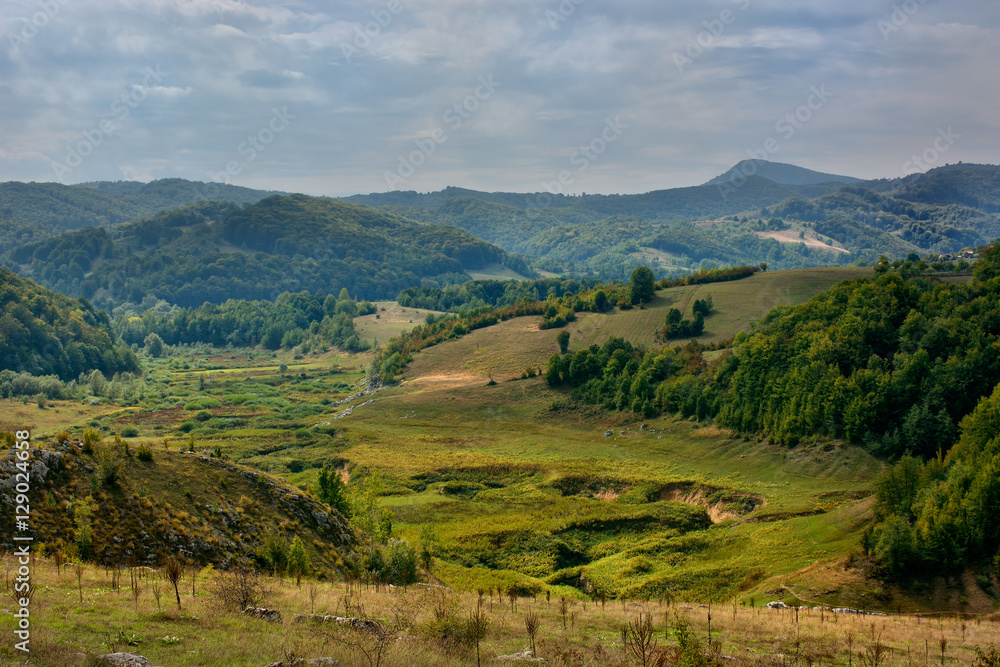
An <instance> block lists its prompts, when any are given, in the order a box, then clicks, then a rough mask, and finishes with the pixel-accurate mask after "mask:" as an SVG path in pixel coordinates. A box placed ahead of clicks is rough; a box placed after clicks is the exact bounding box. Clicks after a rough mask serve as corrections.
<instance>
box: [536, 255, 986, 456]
mask: <svg viewBox="0 0 1000 667" xmlns="http://www.w3.org/2000/svg"><path fill="white" fill-rule="evenodd" d="M998 259H1000V258H998V253H997V251H996V250H991V251H989V252H988V253H986V254H985V255H984V257H983V259H982V260H981V261H980V262H979V263H978V264H977V270H976V280H975V282H974V283H973V284H971V285H959V284H942V283H938V282H934V281H932V280H929V279H927V278H923V277H919V276H917V277H913V278H910V279H909V280H906V279H904V278H903V277H902V276H900V275H899V273H898V272H896V271H894V270H892V269H890V270H888V271H887V272H885V273H883V274H882V275H878V276H876V277H872V278H864V279H858V280H854V281H847V282H844V283H841V284H840V285H838V286H835V287H833V288H831V289H830V290H828V291H827V292H825V293H823V294H821V295H818V296H817V297H815V298H813V299H812V300H810V301H809V302H807V303H805V304H803V305H801V306H797V307H794V308H779V309H776V310H775V311H772V312H771V313H770V314H769V315H768V316H767V317H766V318H765V319H764V320H763V321H762V322H760V323H759V324H758V325H757V326H756V327H755V328H754V329H753V330H752V331H751V332H749V333H741V334H739V335H738V336H737V338H736V339H735V344H734V348H733V351H732V352H731V354H729V355H726V356H724V357H723V358H722V359H720V360H719V361H718V362H717V363H716V364H715V365H713V366H711V367H710V366H707V365H706V364H705V363H703V362H699V363H690V362H685V363H684V364H683V365H668V366H667V367H661V366H657V368H661V369H662V368H669V369H671V371H670V372H668V373H666V374H665V375H663V376H662V377H661V376H660V374H656V375H655V377H656V378H657V379H656V380H655V384H654V386H651V387H650V390H649V391H640V392H638V393H636V392H635V391H632V390H630V391H629V392H626V393H622V394H621V395H620V396H619V395H618V392H619V391H621V390H622V383H623V382H625V380H624V379H621V377H620V376H619V375H618V372H619V371H618V369H617V367H616V368H615V369H613V370H614V372H613V373H612V372H611V371H608V370H607V369H606V365H607V364H606V363H603V362H604V361H605V360H604V359H603V358H599V359H598V361H599V362H602V363H598V361H594V360H593V351H591V352H590V353H587V354H582V358H580V355H581V353H580V352H578V353H577V355H567V356H565V357H562V358H558V356H557V357H556V358H553V359H550V365H549V368H548V371H549V372H548V373H547V378H548V379H549V381H550V383H552V384H553V385H560V384H569V385H571V386H574V387H579V386H582V385H583V384H585V381H586V380H588V379H595V378H596V376H597V375H599V376H600V377H601V379H602V381H603V380H606V379H608V378H609V377H618V378H619V385H617V388H616V389H615V390H614V392H611V395H612V396H618V398H616V399H615V400H614V401H613V402H612V403H609V402H608V400H607V399H608V394H609V392H610V388H609V386H608V385H603V389H602V390H601V391H600V392H597V393H594V392H592V391H590V390H589V389H588V390H587V391H584V392H583V393H582V394H581V397H582V398H589V399H593V400H594V401H595V402H600V403H604V404H606V405H609V406H610V405H613V406H615V407H616V408H617V409H627V408H628V407H629V406H632V405H637V406H638V407H639V408H641V411H642V412H644V413H648V412H649V411H650V410H651V411H653V412H660V411H666V412H679V413H681V414H683V415H684V416H697V417H699V418H708V417H714V418H715V419H716V420H717V421H718V422H719V423H720V424H723V425H725V426H727V427H730V428H733V429H735V430H736V431H738V432H742V433H756V434H760V435H763V436H765V437H768V438H770V439H771V440H772V441H776V442H779V443H783V444H786V445H795V444H797V443H798V442H799V441H801V440H802V439H804V438H809V437H813V436H830V437H842V438H846V439H848V440H850V441H852V442H857V443H859V444H863V445H866V446H867V447H869V448H870V449H871V450H872V451H873V452H875V453H877V454H881V455H886V456H898V455H900V454H902V453H904V452H912V453H914V454H917V455H920V456H923V457H930V456H934V455H935V453H936V452H938V451H939V450H942V451H947V449H948V448H949V447H950V446H951V444H952V443H953V442H954V439H955V435H956V432H957V429H956V424H957V423H958V422H959V421H960V420H961V419H962V417H963V416H964V415H966V414H968V413H970V412H971V411H972V409H973V408H974V407H975V405H976V403H977V402H978V401H979V399H980V398H981V397H983V396H986V395H988V394H989V393H990V392H991V391H993V389H994V387H995V386H996V385H997V381H998V378H1000V357H998V356H997V355H996V354H994V352H993V351H994V350H995V348H996V346H997V345H998V344H1000V283H998V282H997V278H996V273H997V272H998V268H997V267H998V266H1000V261H998ZM707 305H708V304H702V305H700V306H699V314H701V313H704V312H705V309H706V306H707ZM678 315H679V313H673V319H674V320H675V321H678V320H679V317H678ZM676 323H677V322H675V324H676ZM697 349H698V348H697V346H695V347H691V346H689V347H688V348H686V350H687V351H688V352H689V353H690V354H692V355H693V356H695V357H698V356H699V355H698V354H696V351H697ZM582 352H585V351H582ZM661 354H665V352H662V351H653V352H647V353H646V355H645V356H643V357H641V358H639V357H636V364H637V365H635V366H634V367H629V366H627V365H626V366H625V367H624V370H623V371H621V372H623V373H624V374H625V376H627V377H628V378H629V381H639V384H638V385H636V388H639V387H642V386H645V385H643V382H650V381H651V380H650V378H651V377H654V376H646V377H645V378H644V379H642V378H640V377H639V375H640V374H639V373H638V369H639V368H640V367H641V366H642V365H643V364H645V363H646V362H649V363H653V362H652V361H651V360H653V359H656V358H658V357H659V355H661ZM609 355H610V353H609ZM619 356H620V355H619ZM609 373H610V375H609ZM629 386H630V387H631V385H629ZM637 396H638V397H639V398H641V400H640V401H638V403H636V397H637ZM623 397H628V400H625V399H624V398H623ZM647 400H648V401H649V407H648V409H647V408H646V407H645V405H646V401H647ZM622 406H625V408H623V407H622Z"/></svg>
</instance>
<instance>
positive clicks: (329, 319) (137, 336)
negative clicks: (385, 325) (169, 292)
mask: <svg viewBox="0 0 1000 667" xmlns="http://www.w3.org/2000/svg"><path fill="white" fill-rule="evenodd" d="M162 306H163V308H155V307H154V308H151V309H149V310H146V311H145V312H143V313H141V314H135V313H132V312H130V311H126V312H124V313H122V314H120V315H118V316H117V317H116V318H115V328H116V329H117V331H118V333H119V334H120V336H121V338H122V340H123V341H124V342H125V343H128V344H136V345H146V346H147V347H149V345H150V341H147V339H148V338H149V336H150V335H156V336H157V337H159V339H160V340H161V341H162V343H165V344H167V345H177V344H180V343H186V344H195V343H208V344H210V345H217V346H226V345H232V346H234V347H253V346H256V345H260V346H262V347H264V348H266V349H269V350H277V349H279V348H282V347H284V348H286V349H287V348H292V347H295V346H298V345H302V344H303V343H305V342H307V341H309V340H315V341H316V342H317V343H319V344H321V345H333V346H336V347H338V348H340V349H341V350H346V351H349V352H359V351H362V350H367V349H369V348H370V347H371V344H370V343H369V342H368V341H365V340H362V339H360V338H359V337H358V335H357V332H356V331H355V328H354V320H353V318H354V317H356V316H358V315H368V314H371V313H374V312H375V305H374V304H372V303H369V302H367V301H362V302H360V303H358V302H355V301H354V300H353V299H352V298H351V297H350V295H349V294H348V292H347V289H346V288H344V289H341V290H340V294H339V295H338V296H336V297H335V296H333V295H332V294H324V293H322V292H319V293H316V294H310V293H308V292H298V293H288V292H286V293H284V294H281V295H279V296H278V298H277V299H276V300H275V301H274V302H271V301H244V300H236V299H230V300H228V301H226V302H225V303H222V304H218V305H217V304H212V303H206V304H203V305H201V306H199V307H197V308H180V307H177V306H174V307H170V306H168V305H167V304H162ZM152 342H153V344H154V345H155V341H152Z"/></svg>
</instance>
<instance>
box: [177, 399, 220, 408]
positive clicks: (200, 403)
mask: <svg viewBox="0 0 1000 667" xmlns="http://www.w3.org/2000/svg"><path fill="white" fill-rule="evenodd" d="M219 405H221V404H220V403H219V401H217V400H215V399H214V398H209V397H207V396H202V397H201V398H196V399H195V400H193V401H191V402H190V403H187V404H186V405H185V406H184V409H185V410H191V411H194V410H209V409H211V408H217V407H219Z"/></svg>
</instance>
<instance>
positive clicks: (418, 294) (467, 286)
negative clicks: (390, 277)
mask: <svg viewBox="0 0 1000 667" xmlns="http://www.w3.org/2000/svg"><path fill="white" fill-rule="evenodd" d="M599 284H600V283H599V282H598V281H596V280H584V281H579V280H572V279H565V278H543V279H541V280H470V281H468V282H464V283H462V284H460V285H447V286H445V287H409V288H407V289H405V290H403V291H402V292H400V293H399V295H398V296H397V297H396V301H398V302H399V305H401V306H403V307H404V308H424V309H426V310H440V311H448V312H453V313H458V312H461V311H463V310H469V309H474V308H482V307H484V306H495V307H503V306H510V305H512V304H514V303H517V302H518V301H523V300H525V299H528V300H531V301H543V300H545V299H547V298H549V297H553V296H554V297H562V296H564V295H566V294H576V293H578V292H580V291H581V290H584V291H585V290H590V289H594V288H595V287H597V285H599Z"/></svg>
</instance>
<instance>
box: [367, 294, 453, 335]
mask: <svg viewBox="0 0 1000 667" xmlns="http://www.w3.org/2000/svg"><path fill="white" fill-rule="evenodd" d="M375 306H376V307H377V308H378V312H376V313H373V314H371V315H362V316H361V317H355V318H354V328H355V330H356V331H357V332H358V337H359V338H361V339H363V340H369V341H372V342H379V343H385V342H387V341H388V340H389V339H390V338H395V337H396V336H398V335H399V334H401V333H403V332H404V331H409V330H410V329H412V328H413V327H415V326H417V325H420V324H423V323H424V320H425V319H426V318H427V315H429V314H435V315H438V314H440V313H438V312H436V311H433V310H424V309H422V308H403V307H401V306H400V305H399V304H398V303H396V302H395V301H379V302H377V303H376V304H375Z"/></svg>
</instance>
